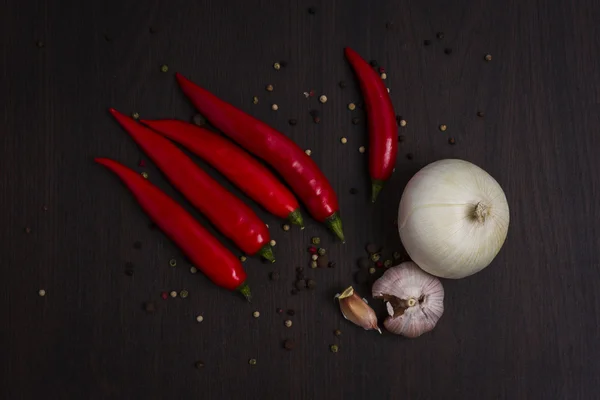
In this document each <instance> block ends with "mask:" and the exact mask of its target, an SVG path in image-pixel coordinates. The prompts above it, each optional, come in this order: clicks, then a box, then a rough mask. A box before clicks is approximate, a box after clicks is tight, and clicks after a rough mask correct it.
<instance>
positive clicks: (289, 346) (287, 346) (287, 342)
mask: <svg viewBox="0 0 600 400" xmlns="http://www.w3.org/2000/svg"><path fill="white" fill-rule="evenodd" d="M283 348H284V349H286V350H292V349H293V348H294V341H293V340H291V339H287V340H285V341H284V342H283Z"/></svg>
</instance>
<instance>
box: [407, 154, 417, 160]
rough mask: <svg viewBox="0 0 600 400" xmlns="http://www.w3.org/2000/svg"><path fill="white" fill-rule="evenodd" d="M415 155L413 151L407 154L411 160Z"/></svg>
mask: <svg viewBox="0 0 600 400" xmlns="http://www.w3.org/2000/svg"><path fill="white" fill-rule="evenodd" d="M414 157H415V156H414V155H413V153H408V154H407V155H406V158H408V159H409V160H412V159H413V158H414Z"/></svg>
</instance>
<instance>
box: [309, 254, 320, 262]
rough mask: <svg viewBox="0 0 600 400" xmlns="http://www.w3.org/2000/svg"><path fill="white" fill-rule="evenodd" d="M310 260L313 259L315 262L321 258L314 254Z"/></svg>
mask: <svg viewBox="0 0 600 400" xmlns="http://www.w3.org/2000/svg"><path fill="white" fill-rule="evenodd" d="M310 258H312V259H313V260H314V261H317V260H318V259H319V256H318V255H316V254H313V255H312V256H311V257H310Z"/></svg>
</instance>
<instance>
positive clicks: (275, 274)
mask: <svg viewBox="0 0 600 400" xmlns="http://www.w3.org/2000/svg"><path fill="white" fill-rule="evenodd" d="M271 280H272V281H278V280H279V272H277V271H274V272H271Z"/></svg>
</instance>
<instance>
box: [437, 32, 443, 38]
mask: <svg viewBox="0 0 600 400" xmlns="http://www.w3.org/2000/svg"><path fill="white" fill-rule="evenodd" d="M435 36H436V37H437V38H438V39H440V40H442V39H443V38H444V32H438V33H437V34H436V35H435Z"/></svg>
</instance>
